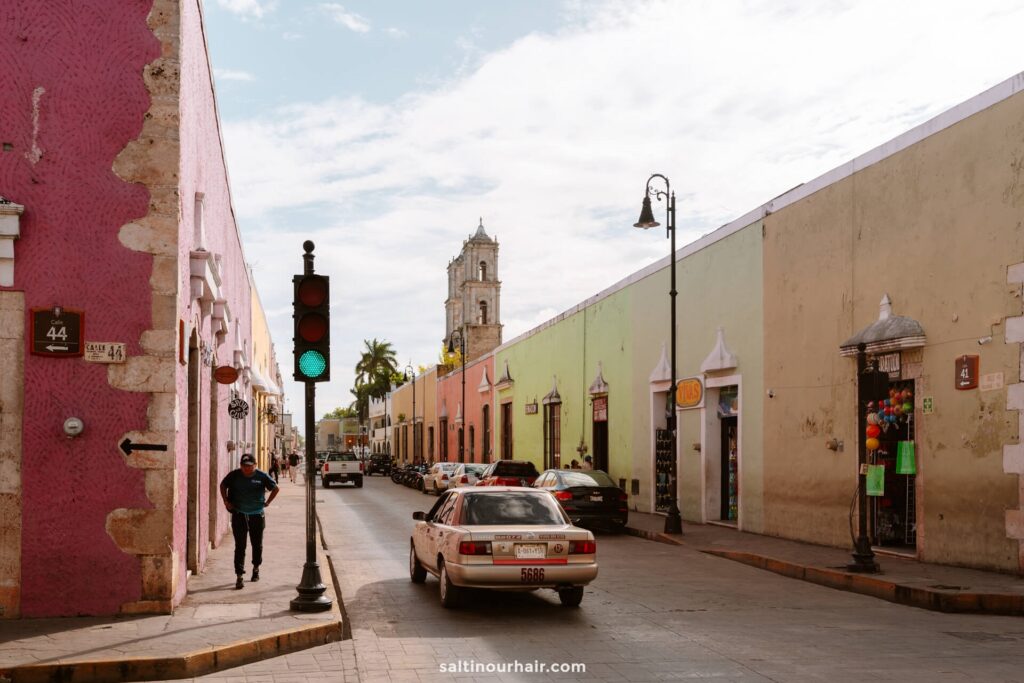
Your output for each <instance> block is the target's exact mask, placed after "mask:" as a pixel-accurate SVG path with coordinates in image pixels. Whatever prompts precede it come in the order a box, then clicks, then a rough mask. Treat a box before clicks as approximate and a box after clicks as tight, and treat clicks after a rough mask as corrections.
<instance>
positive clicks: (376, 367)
mask: <svg viewBox="0 0 1024 683" xmlns="http://www.w3.org/2000/svg"><path fill="white" fill-rule="evenodd" d="M363 344H364V345H365V348H364V350H363V353H362V356H361V357H360V359H359V362H358V363H356V383H355V386H354V387H352V389H350V391H351V392H352V395H353V396H355V398H356V400H355V401H353V402H352V403H351V405H350V406H349V407H350V408H351V409H352V411H353V413H354V414H355V415H358V416H359V417H360V418H361V419H365V418H366V415H367V414H368V413H369V406H370V399H371V398H378V399H379V398H383V397H384V395H385V394H387V393H388V391H390V390H391V384H392V382H393V380H394V379H395V375H398V374H399V373H398V361H397V360H396V359H395V349H394V347H392V346H391V342H387V341H378V340H377V339H376V338H374V339H373V340H365V339H364V340H363Z"/></svg>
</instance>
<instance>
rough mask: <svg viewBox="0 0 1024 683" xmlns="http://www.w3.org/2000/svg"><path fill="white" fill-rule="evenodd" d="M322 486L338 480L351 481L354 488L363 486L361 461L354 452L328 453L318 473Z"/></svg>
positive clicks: (326, 487)
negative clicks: (320, 471)
mask: <svg viewBox="0 0 1024 683" xmlns="http://www.w3.org/2000/svg"><path fill="white" fill-rule="evenodd" d="M320 479H321V480H322V481H323V484H324V488H325V489H328V488H330V487H331V484H333V483H334V482H338V483H340V484H344V483H345V482H348V481H350V482H352V483H353V484H355V485H356V488H357V489H358V488H362V486H363V463H362V461H361V460H360V459H359V456H357V455H356V454H355V453H351V452H349V453H328V454H327V458H326V459H325V460H324V468H323V472H322V473H321V474H320Z"/></svg>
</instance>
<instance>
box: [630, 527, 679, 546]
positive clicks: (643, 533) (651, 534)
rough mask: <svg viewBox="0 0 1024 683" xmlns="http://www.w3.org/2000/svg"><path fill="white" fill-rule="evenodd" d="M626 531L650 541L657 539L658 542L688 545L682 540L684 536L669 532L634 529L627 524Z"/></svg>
mask: <svg viewBox="0 0 1024 683" xmlns="http://www.w3.org/2000/svg"><path fill="white" fill-rule="evenodd" d="M626 533H627V534H629V535H630V536H636V537H638V538H646V539H647V540H648V541H657V542H658V543H667V544H668V545H686V543H685V542H684V541H683V540H682V537H680V538H676V537H674V536H670V535H669V534H664V533H661V532H660V531H647V530H645V529H634V528H633V527H631V526H627V527H626Z"/></svg>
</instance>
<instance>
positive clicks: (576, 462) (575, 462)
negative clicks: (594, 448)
mask: <svg viewBox="0 0 1024 683" xmlns="http://www.w3.org/2000/svg"><path fill="white" fill-rule="evenodd" d="M579 468H580V461H579V460H576V459H575V458H574V459H573V461H572V462H571V463H569V469H570V470H578V469H579Z"/></svg>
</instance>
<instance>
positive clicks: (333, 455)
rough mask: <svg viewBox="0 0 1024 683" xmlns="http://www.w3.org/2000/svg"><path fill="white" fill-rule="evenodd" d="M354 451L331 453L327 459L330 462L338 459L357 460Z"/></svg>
mask: <svg viewBox="0 0 1024 683" xmlns="http://www.w3.org/2000/svg"><path fill="white" fill-rule="evenodd" d="M358 459H359V458H357V457H356V454H355V453H331V454H330V455H328V456H327V460H329V461H330V462H336V461H338V460H344V461H345V462H352V461H355V460H358Z"/></svg>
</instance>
